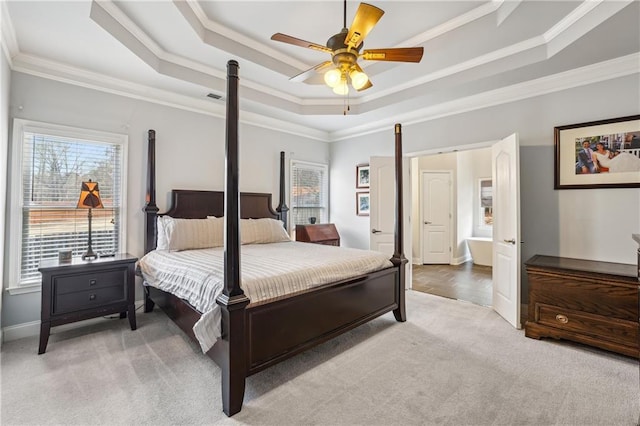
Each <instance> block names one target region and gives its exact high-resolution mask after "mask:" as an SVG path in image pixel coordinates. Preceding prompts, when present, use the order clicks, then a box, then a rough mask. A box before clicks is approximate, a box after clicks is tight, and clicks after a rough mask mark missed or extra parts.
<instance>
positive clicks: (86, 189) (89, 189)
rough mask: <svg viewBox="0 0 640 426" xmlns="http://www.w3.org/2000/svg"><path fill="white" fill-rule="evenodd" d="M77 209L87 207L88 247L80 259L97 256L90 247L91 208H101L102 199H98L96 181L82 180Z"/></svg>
mask: <svg viewBox="0 0 640 426" xmlns="http://www.w3.org/2000/svg"><path fill="white" fill-rule="evenodd" d="M78 208H79V209H89V214H88V216H89V238H88V239H89V242H88V243H89V247H87V252H86V253H85V254H83V255H82V260H86V259H95V258H97V257H98V255H97V254H95V253H94V252H93V249H92V248H91V210H93V209H103V208H104V206H103V205H102V200H101V199H100V190H99V189H98V182H92V181H91V179H89V181H88V182H82V188H81V189H80V199H79V200H78Z"/></svg>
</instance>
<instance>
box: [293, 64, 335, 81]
mask: <svg viewBox="0 0 640 426" xmlns="http://www.w3.org/2000/svg"><path fill="white" fill-rule="evenodd" d="M330 65H333V62H331V61H325V62H323V63H321V64H318V65H316V66H314V67H311V68H309V69H308V70H306V71H302V72H301V73H300V74H297V75H294V76H293V77H291V78H290V79H289V80H291V81H296V82H301V81H305V80H306V79H307V78H309V77H310V76H311V75H313V74H314V72H318V71H321V70H323V69H324V68H327V67H329V66H330Z"/></svg>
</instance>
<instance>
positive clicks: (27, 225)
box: [9, 119, 127, 288]
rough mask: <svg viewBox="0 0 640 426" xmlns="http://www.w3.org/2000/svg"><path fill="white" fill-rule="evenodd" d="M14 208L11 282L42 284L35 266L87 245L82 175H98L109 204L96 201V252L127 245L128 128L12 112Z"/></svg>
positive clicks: (85, 177) (96, 178)
mask: <svg viewBox="0 0 640 426" xmlns="http://www.w3.org/2000/svg"><path fill="white" fill-rule="evenodd" d="M13 127H14V130H13V141H12V170H11V176H12V182H11V213H10V224H11V227H10V230H9V233H10V235H11V238H10V241H11V246H10V248H11V249H10V251H9V253H10V267H9V268H10V272H9V277H10V287H12V288H16V287H24V286H32V285H39V284H40V280H41V277H40V273H39V272H38V266H39V264H40V262H41V261H42V260H44V259H52V258H57V256H58V251H59V250H61V249H71V250H72V251H73V256H81V255H82V254H83V253H84V252H85V251H86V249H87V237H88V227H89V222H88V211H87V210H86V209H78V208H77V207H76V206H77V204H78V197H79V195H80V188H81V185H82V182H83V181H87V180H89V179H91V180H93V181H95V182H98V184H99V188H100V198H101V199H102V202H103V205H104V208H103V209H93V210H92V214H93V220H92V234H91V235H92V246H93V250H94V252H96V253H98V254H102V253H116V252H121V251H124V248H125V247H124V234H125V230H126V227H125V217H124V212H125V209H124V201H125V200H126V196H125V194H124V189H125V188H126V185H125V178H124V171H125V170H126V164H125V159H126V155H125V154H126V142H127V136H125V135H116V134H108V133H103V132H95V131H90V130H83V129H75V128H69V127H64V126H56V125H50V124H45V123H36V122H30V121H25V120H18V119H16V120H14V126H13Z"/></svg>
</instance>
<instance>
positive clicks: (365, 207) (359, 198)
mask: <svg viewBox="0 0 640 426" xmlns="http://www.w3.org/2000/svg"><path fill="white" fill-rule="evenodd" d="M356 214H357V215H358V216H369V193H368V192H356Z"/></svg>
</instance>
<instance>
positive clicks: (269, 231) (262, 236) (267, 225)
mask: <svg viewBox="0 0 640 426" xmlns="http://www.w3.org/2000/svg"><path fill="white" fill-rule="evenodd" d="M207 218H209V219H213V218H215V216H207ZM218 220H220V221H223V220H224V218H223V217H220V218H218ZM240 240H241V241H240V244H268V243H279V242H283V241H291V237H289V234H287V230H286V229H284V222H282V221H281V220H276V219H270V218H262V219H240Z"/></svg>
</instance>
